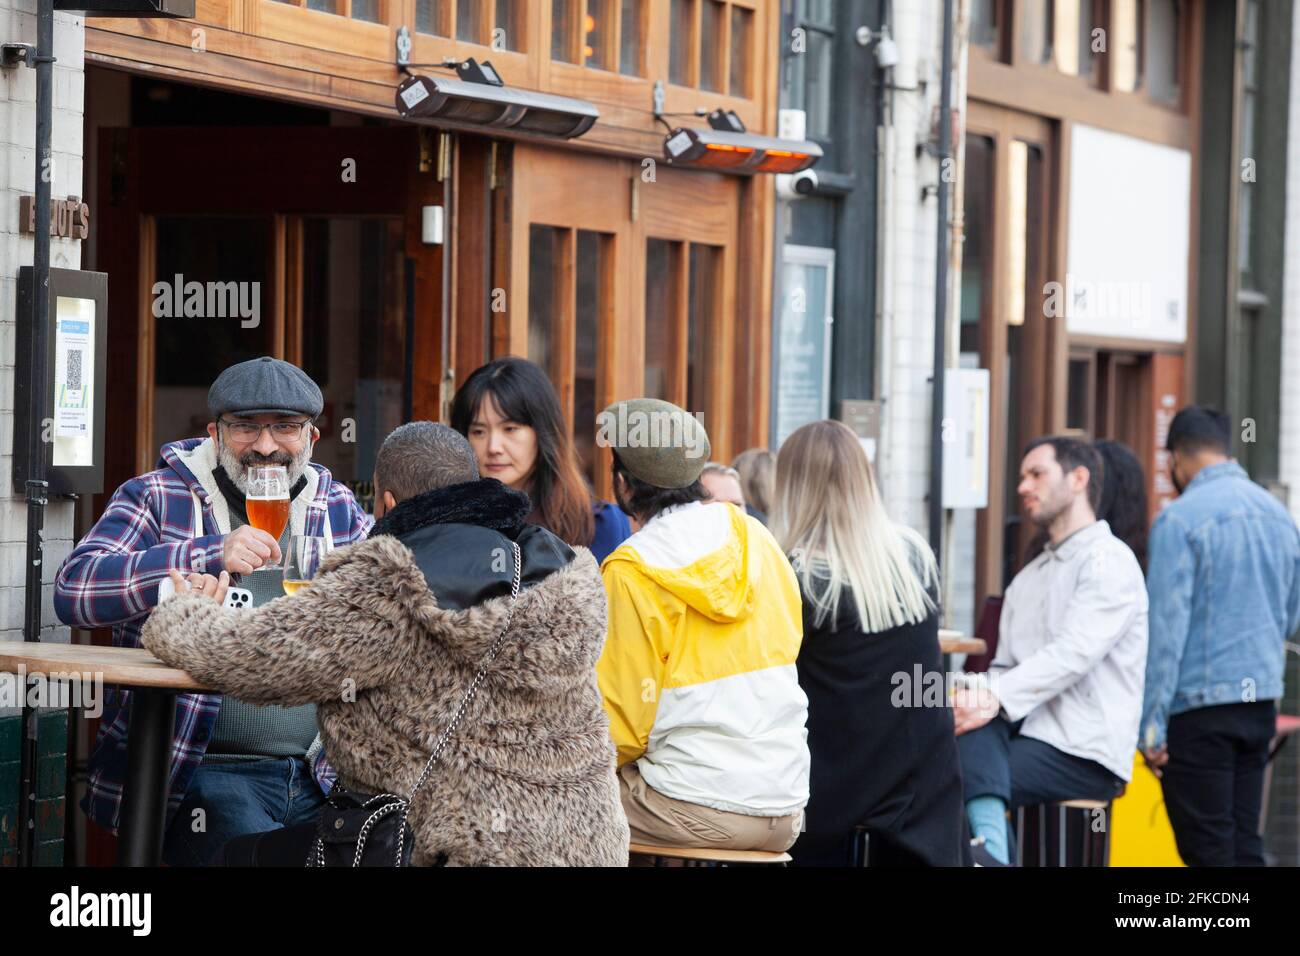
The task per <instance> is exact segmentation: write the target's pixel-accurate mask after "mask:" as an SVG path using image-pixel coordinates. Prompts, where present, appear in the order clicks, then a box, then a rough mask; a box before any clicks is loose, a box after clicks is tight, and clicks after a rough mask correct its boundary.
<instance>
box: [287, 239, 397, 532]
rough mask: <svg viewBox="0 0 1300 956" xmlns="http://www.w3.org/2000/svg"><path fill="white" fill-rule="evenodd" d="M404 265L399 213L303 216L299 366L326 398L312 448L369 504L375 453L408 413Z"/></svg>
mask: <svg viewBox="0 0 1300 956" xmlns="http://www.w3.org/2000/svg"><path fill="white" fill-rule="evenodd" d="M405 272H406V259H405V254H404V233H403V226H402V220H401V219H399V218H396V217H391V218H390V217H384V218H373V219H372V218H364V219H363V218H309V219H304V220H303V222H302V296H301V301H302V317H303V320H302V323H301V328H302V368H303V370H304V371H305V372H306V373H307V374H308V375H310V376H311V377H312V379H313V380H314V381H315V382H316V383H317V384H318V385H319V386H320V388H321V392H322V393H323V394H324V397H325V409H324V411H323V412H322V413H321V417H320V419H319V420H318V422H317V427H318V428H320V432H321V437H320V441H319V442H318V443H317V446H316V449H315V450H314V451H313V457H315V458H317V459H319V460H321V461H323V462H328V464H329V468H330V471H331V472H332V473H333V475H334V478H335V480H336V481H341V482H343V483H345V484H346V485H348V487H350V488H352V489H353V491H355V492H356V493H357V497H358V500H360V501H361V504H362V506H363V507H366V508H367V509H368V510H369V508H370V507H371V506H372V504H373V500H374V489H373V487H372V485H371V481H372V479H373V477H374V471H375V454H376V453H377V452H378V450H379V446H380V444H381V443H382V442H383V440H384V438H385V437H386V436H387V435H388V433H389V432H391V431H392V430H393V429H394V428H396V427H397V426H398V425H400V424H402V423H403V422H404V421H406V420H407V419H408V418H409V416H410V401H411V364H410V357H411V349H410V347H409V346H410V342H411V338H412V332H411V329H410V328H409V327H408V326H409V323H410V321H411V320H412V319H413V314H411V313H410V310H408V308H407V304H406V295H405V291H404V290H405V289H406V279H405Z"/></svg>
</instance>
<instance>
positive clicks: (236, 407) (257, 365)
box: [208, 357, 325, 421]
mask: <svg viewBox="0 0 1300 956" xmlns="http://www.w3.org/2000/svg"><path fill="white" fill-rule="evenodd" d="M324 407H325V399H324V398H322V397H321V393H320V386H318V385H317V384H316V383H315V382H313V381H312V380H311V376H309V375H308V374H307V373H306V372H304V371H303V370H302V369H300V368H298V366H296V365H290V364H289V363H288V362H282V361H280V360H279V359H273V358H269V357H263V358H256V359H251V360H249V361H247V362H240V363H239V364H238V365H232V366H230V368H228V369H226V370H225V371H224V372H222V373H221V374H220V375H218V376H217V380H216V381H215V382H213V383H212V388H210V389H208V411H209V412H211V413H212V419H213V421H216V420H217V418H219V417H220V416H222V415H225V414H231V415H307V416H308V417H310V418H315V417H316V416H318V415H319V414H320V413H321V409H322V408H324Z"/></svg>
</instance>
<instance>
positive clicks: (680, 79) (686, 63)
mask: <svg viewBox="0 0 1300 956" xmlns="http://www.w3.org/2000/svg"><path fill="white" fill-rule="evenodd" d="M805 2H806V3H811V4H812V5H813V6H816V7H819V8H820V7H821V6H822V4H821V3H820V2H818V0H805ZM669 4H670V5H669V8H668V15H669V21H668V27H669V34H670V38H669V48H668V80H669V82H670V83H673V84H675V85H677V86H694V87H698V88H699V89H701V90H706V91H708V92H710V93H723V94H728V95H731V96H736V97H743V98H746V99H747V98H749V97H750V96H752V91H753V79H752V74H753V63H754V33H755V31H754V11H753V9H751V8H750V7H747V6H742V5H741V4H739V3H734V2H732V0H669Z"/></svg>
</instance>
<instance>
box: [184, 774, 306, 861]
mask: <svg viewBox="0 0 1300 956" xmlns="http://www.w3.org/2000/svg"><path fill="white" fill-rule="evenodd" d="M324 803H325V795H324V794H323V793H321V789H320V787H319V786H318V785H317V783H316V780H315V778H314V777H313V776H312V775H311V768H310V767H309V766H308V765H307V761H306V760H304V759H303V758H301V757H273V758H267V759H265V760H249V761H242V762H228V763H227V762H219V763H214V762H209V761H205V762H204V763H202V764H200V765H199V769H198V770H197V771H195V773H194V779H193V780H192V781H191V783H190V788H189V790H187V791H186V793H185V799H184V800H182V801H181V804H180V806H179V807H178V808H177V810H176V815H175V817H173V818H172V822H171V825H170V826H169V827H168V828H167V834H166V837H165V839H164V840H163V862H164V863H166V864H167V865H168V866H208V865H209V864H211V862H212V861H213V859H214V858H215V857H216V855H217V852H218V851H219V850H220V849H221V848H222V846H224V845H225V843H226V841H228V840H231V839H233V838H235V837H237V836H243V835H244V834H245V833H262V832H265V831H267V830H278V829H280V828H281V827H291V826H297V825H300V824H304V823H314V822H315V821H316V817H317V815H318V813H319V811H320V808H321V807H322V806H323V805H324ZM198 810H202V811H203V812H202V813H201V814H196V811H198ZM200 821H201V823H202V826H200ZM196 831H197V832H196Z"/></svg>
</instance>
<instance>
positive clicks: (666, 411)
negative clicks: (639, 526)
mask: <svg viewBox="0 0 1300 956" xmlns="http://www.w3.org/2000/svg"><path fill="white" fill-rule="evenodd" d="M701 417H702V416H701ZM596 444H598V445H600V446H601V447H603V448H612V449H613V450H614V451H616V452H617V453H618V457H619V460H620V461H621V462H623V466H624V467H625V468H627V470H628V472H629V473H631V475H632V476H633V477H635V478H639V479H641V480H642V481H644V482H645V483H646V484H648V485H653V486H654V487H656V488H686V487H689V486H690V485H692V484H694V483H695V481H696V479H698V478H699V477H700V472H702V471H703V470H704V465H705V464H706V463H707V462H708V460H709V455H710V454H711V453H712V451H713V449H712V447H711V446H710V445H709V436H708V433H707V432H705V430H704V423H703V422H702V421H700V418H697V417H696V416H694V415H692V414H690V413H689V412H686V411H683V410H682V409H680V408H678V407H677V406H676V405H674V404H673V403H672V402H665V401H661V400H660V399H657V398H633V399H629V400H628V401H625V402H615V403H614V404H613V405H611V406H609V408H607V409H605V410H604V411H603V412H601V413H600V414H599V415H597V416H596Z"/></svg>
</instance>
